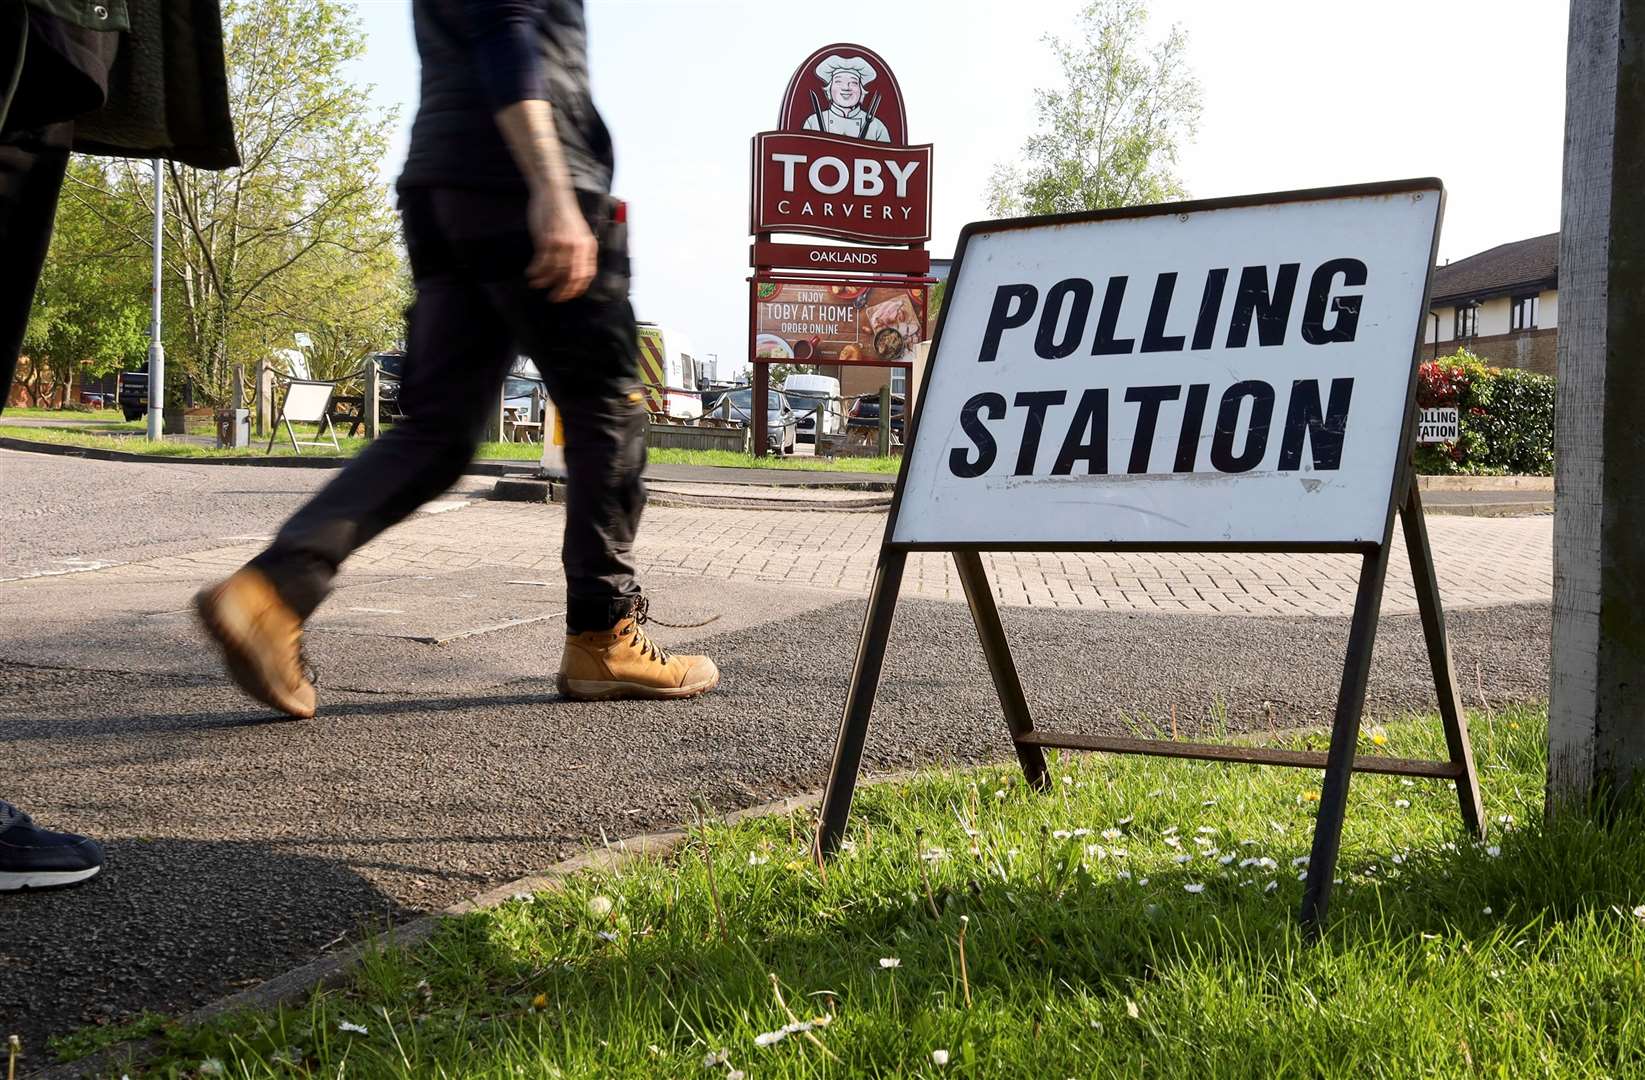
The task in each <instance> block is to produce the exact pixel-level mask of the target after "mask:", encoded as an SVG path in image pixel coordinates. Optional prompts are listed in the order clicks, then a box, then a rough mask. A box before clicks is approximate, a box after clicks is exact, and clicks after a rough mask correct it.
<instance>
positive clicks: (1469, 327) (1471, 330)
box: [1453, 304, 1479, 338]
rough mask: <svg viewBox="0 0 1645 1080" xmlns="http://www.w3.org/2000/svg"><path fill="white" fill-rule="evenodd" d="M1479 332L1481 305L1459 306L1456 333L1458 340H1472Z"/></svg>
mask: <svg viewBox="0 0 1645 1080" xmlns="http://www.w3.org/2000/svg"><path fill="white" fill-rule="evenodd" d="M1478 332H1479V305H1478V304H1459V305H1457V318H1456V333H1455V335H1453V336H1455V337H1458V338H1471V337H1473V336H1474V335H1475V334H1477V333H1478Z"/></svg>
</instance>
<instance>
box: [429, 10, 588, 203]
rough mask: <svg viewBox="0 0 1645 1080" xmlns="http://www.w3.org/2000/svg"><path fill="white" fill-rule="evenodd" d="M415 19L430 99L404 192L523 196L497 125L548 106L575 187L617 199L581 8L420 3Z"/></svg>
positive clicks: (522, 181)
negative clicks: (517, 109) (488, 191)
mask: <svg viewBox="0 0 1645 1080" xmlns="http://www.w3.org/2000/svg"><path fill="white" fill-rule="evenodd" d="M412 18H413V24H414V27H415V29H416V34H417V52H418V54H419V56H421V58H422V65H423V72H422V96H421V100H420V101H419V103H418V106H417V118H416V120H415V121H414V122H413V124H412V128H411V146H410V149H409V150H408V151H407V154H406V164H405V169H404V170H403V171H402V172H401V173H400V183H399V186H400V187H401V188H413V187H454V188H501V189H510V190H513V189H519V190H523V189H524V187H525V178H524V177H523V176H521V174H520V171H519V169H518V167H517V166H516V165H515V164H514V159H513V157H512V156H510V154H509V151H508V145H507V144H506V143H505V142H504V141H503V136H502V132H501V131H499V130H498V128H497V123H496V120H495V119H494V117H495V114H496V111H497V110H498V109H499V108H501V107H502V106H504V105H507V104H510V103H511V101H517V100H522V99H524V98H527V97H540V98H542V99H544V100H546V101H548V102H549V104H550V105H552V106H553V109H554V123H555V128H556V130H557V131H558V133H559V136H560V145H561V147H562V149H563V150H564V153H565V158H566V166H567V168H568V169H569V170H570V172H571V182H572V184H573V185H574V186H575V187H576V188H577V189H578V190H580V191H591V192H597V193H602V194H603V193H607V192H609V191H610V190H611V171H612V150H611V136H610V133H609V132H607V130H606V126H605V122H604V121H603V120H601V119H600V114H599V112H598V111H597V110H596V109H595V108H594V101H593V98H592V96H591V95H590V93H589V86H588V30H587V25H586V23H585V21H584V18H583V5H582V0H413V2H412ZM533 66H534V67H535V70H531V68H532V67H533ZM499 71H501V72H502V75H501V76H499Z"/></svg>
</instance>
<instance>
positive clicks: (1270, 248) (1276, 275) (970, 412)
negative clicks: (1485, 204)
mask: <svg viewBox="0 0 1645 1080" xmlns="http://www.w3.org/2000/svg"><path fill="white" fill-rule="evenodd" d="M1443 200H1444V189H1443V187H1442V185H1441V184H1440V183H1439V181H1437V180H1413V181H1400V182H1394V183H1384V184H1371V185H1363V186H1358V187H1351V188H1334V189H1323V190H1315V191H1301V192H1287V193H1281V194H1274V195H1263V196H1252V197H1248V198H1238V199H1222V200H1209V201H1203V202H1185V203H1175V204H1167V205H1161V206H1152V207H1141V208H1135V209H1122V210H1111V211H1099V212H1095V213H1087V214H1070V215H1059V216H1053V217H1043V218H1026V219H1022V220H1016V221H999V222H986V223H980V224H973V225H970V226H967V227H966V229H965V230H964V232H963V233H962V234H961V237H960V245H959V250H958V251H957V253H956V257H955V262H954V268H953V271H952V277H951V278H950V283H949V293H948V301H947V303H946V304H945V306H944V309H943V312H942V315H941V318H940V320H939V323H938V327H937V333H936V338H935V340H934V342H933V345H932V350H931V357H930V362H929V368H928V370H927V372H926V379H925V388H924V390H923V392H922V394H921V397H920V401H919V404H918V408H917V410H916V411H915V414H914V417H913V422H912V427H911V428H910V431H909V439H908V448H907V450H906V451H905V454H904V458H903V464H902V471H901V474H900V476H899V478H898V482H897V490H896V495H895V497H894V499H893V502H892V505H891V514H890V519H889V521H888V523H887V526H886V534H885V539H884V541H883V542H882V544H881V548H880V556H879V562H878V566H877V568H876V572H875V576H874V584H873V589H872V593H871V596H870V601H869V608H868V613H867V617H866V619H865V620H864V625H863V633H862V639H861V642H860V645H859V649H858V654H857V662H856V667H855V670H854V672H853V676H852V681H851V687H850V691H849V693H848V695H847V698H846V703H845V711H844V716H843V719H842V721H841V726H840V732H839V738H838V742H837V745H836V749H835V756H834V763H833V768H832V771H831V775H830V779H829V784H828V788H827V791H826V794H825V796H824V801H823V807H822V816H821V824H820V827H819V830H818V837H817V842H818V854H819V856H824V855H827V854H829V853H831V852H832V851H833V850H835V848H836V847H837V846H838V844H839V841H840V839H841V837H842V835H843V832H844V829H845V825H846V820H847V816H848V815H849V813H850V805H851V796H852V792H853V790H854V787H855V784H856V777H857V772H858V769H859V766H860V763H861V760H862V748H863V743H864V739H865V737H866V734H867V727H868V722H869V718H870V715H871V713H872V710H873V703H874V696H875V692H876V689H877V687H878V683H879V678H880V673H881V670H882V665H883V663H884V653H885V647H886V643H887V634H888V631H889V629H890V625H891V619H892V614H893V611H894V609H895V606H896V598H897V593H898V590H899V588H900V585H901V580H902V574H903V569H904V566H905V565H906V562H907V559H908V555H909V553H910V552H916V551H944V552H948V553H950V554H952V555H953V557H954V560H955V564H956V567H957V569H958V572H959V576H960V579H961V582H962V585H963V587H964V590H965V595H966V598H967V601H968V603H969V605H970V609H971V615H972V619H973V621H974V622H975V624H976V627H977V632H978V635H979V637H980V639H981V642H982V647H983V653H984V656H985V657H986V658H987V662H988V667H989V672H990V674H991V676H992V678H993V682H994V687H995V690H996V692H997V693H998V695H999V698H1000V704H1001V708H1002V711H1003V713H1004V716H1005V721H1006V725H1007V727H1008V728H1009V730H1010V732H1011V736H1012V741H1013V744H1014V745H1015V747H1016V751H1017V756H1018V758H1019V760H1020V761H1021V763H1022V766H1023V770H1024V773H1025V774H1026V776H1027V778H1028V781H1029V783H1030V784H1032V785H1034V786H1035V787H1038V788H1044V787H1046V786H1047V771H1046V762H1045V756H1044V750H1045V748H1046V747H1059V748H1065V749H1075V750H1097V751H1107V752H1112V753H1143V754H1156V755H1164V756H1171V757H1185V758H1199V759H1207V760H1219V761H1237V762H1245V763H1251V764H1266V765H1287V766H1296V767H1304V768H1319V769H1323V770H1324V774H1325V775H1324V783H1323V785H1322V791H1321V797H1320V808H1319V813H1318V817H1317V821H1316V825H1315V833H1314V846H1313V856H1312V858H1311V860H1310V862H1309V870H1308V877H1307V884H1306V888H1305V892H1304V897H1303V904H1302V912H1301V914H1302V919H1303V922H1304V923H1305V924H1306V925H1307V926H1308V927H1310V928H1311V929H1313V928H1317V927H1318V926H1319V925H1320V923H1321V921H1322V920H1323V918H1324V915H1325V911H1326V906H1327V904H1328V902H1329V898H1330V891H1331V883H1332V878H1333V872H1334V870H1335V867H1336V861H1337V851H1338V846H1339V844H1340V841H1341V834H1342V824H1343V818H1344V814H1345V812H1346V806H1347V797H1348V782H1349V779H1350V777H1351V776H1352V773H1353V772H1354V771H1356V770H1358V771H1363V772H1379V773H1389V774H1396V775H1401V776H1420V777H1430V778H1437V779H1446V780H1453V781H1455V782H1456V785H1457V792H1458V798H1459V802H1460V809H1461V812H1462V816H1463V820H1464V822H1465V823H1466V824H1467V826H1468V828H1469V829H1470V830H1472V831H1473V832H1474V833H1475V834H1476V835H1481V836H1482V835H1483V831H1484V814H1483V812H1482V808H1481V804H1480V798H1479V790H1478V784H1477V781H1476V777H1475V772H1474V765H1473V759H1472V755H1471V750H1470V748H1469V741H1468V732H1467V727H1466V722H1465V720H1464V717H1463V715H1462V711H1461V707H1460V703H1459V695H1458V692H1457V685H1456V676H1455V673H1454V672H1453V670H1452V666H1451V659H1450V653H1449V649H1448V646H1447V643H1446V638H1445V627H1444V613H1443V609H1442V607H1441V604H1440V597H1439V588H1438V582H1437V578H1436V575H1435V573H1434V567H1433V559H1432V552H1431V550H1430V548H1429V544H1428V536H1427V529H1426V527H1425V525H1424V523H1423V518H1422V506H1421V502H1420V498H1419V495H1418V492H1417V487H1416V484H1415V478H1414V476H1413V474H1412V471H1411V469H1410V463H1409V462H1410V449H1411V446H1412V442H1413V436H1414V434H1415V422H1416V415H1415V413H1416V374H1417V364H1418V360H1419V349H1420V343H1421V329H1422V313H1423V312H1425V311H1426V310H1427V299H1428V283H1429V276H1430V272H1431V268H1432V266H1433V263H1434V258H1433V256H1434V250H1435V246H1436V243H1437V239H1438V235H1439V223H1440V216H1441V209H1442V204H1443ZM1396 512H1397V513H1398V515H1399V517H1400V520H1401V523H1402V525H1403V527H1404V533H1405V540H1406V547H1407V550H1408V552H1409V555H1410V559H1411V564H1412V572H1413V578H1414V579H1415V582H1416V594H1417V602H1418V607H1419V609H1420V611H1421V619H1422V626H1423V632H1424V635H1425V637H1426V639H1427V643H1428V655H1429V661H1430V665H1431V667H1432V671H1433V675H1434V683H1435V688H1436V691H1437V694H1438V697H1439V708H1440V714H1441V718H1442V720H1443V723H1444V727H1445V733H1446V741H1447V746H1448V749H1449V757H1448V760H1445V761H1413V760H1405V759H1398V758H1388V757H1381V756H1373V757H1365V758H1359V759H1358V760H1356V758H1355V745H1356V740H1357V737H1358V733H1359V724H1360V715H1361V712H1362V710H1363V707H1364V702H1365V689H1366V682H1367V679H1368V677H1369V673H1370V664H1371V651H1372V646H1373V644H1374V642H1375V639H1376V630H1377V619H1378V614H1379V609H1380V606H1381V600H1382V589H1383V582H1384V579H1385V577H1386V574H1387V568H1388V558H1389V551H1390V548H1391V543H1392V538H1393V524H1394V516H1395V514H1396ZM1067 550H1075V551H1182V552H1192V551H1204V552H1225V551H1263V552H1280V553H1302V552H1335V553H1344V554H1349V553H1351V554H1356V555H1359V556H1360V559H1361V565H1360V578H1359V588H1358V592H1357V595H1356V597H1355V601H1354V611H1353V617H1352V620H1351V623H1350V629H1349V638H1348V647H1347V656H1346V659H1345V663H1344V666H1343V675H1342V680H1341V685H1340V688H1339V692H1338V695H1337V702H1336V714H1335V720H1334V723H1333V726H1332V733H1331V741H1330V748H1329V750H1328V751H1327V752H1326V753H1324V754H1318V753H1312V752H1304V751H1299V750H1285V749H1279V748H1270V747H1233V746H1218V745H1212V744H1204V743H1192V742H1179V741H1174V740H1146V739H1132V738H1116V737H1109V736H1097V735H1085V734H1074V733H1066V734H1065V733H1048V732H1043V731H1039V730H1037V729H1036V728H1035V726H1034V723H1033V719H1032V715H1031V712H1030V709H1029V704H1028V698H1027V695H1026V693H1025V692H1024V688H1023V685H1022V680H1021V679H1020V677H1019V676H1018V673H1017V671H1016V668H1015V665H1014V663H1013V662H1012V659H1011V651H1010V646H1009V643H1008V642H1007V640H1006V637H1005V631H1004V628H1003V626H1002V625H1001V622H1000V618H999V612H998V610H997V608H996V607H995V603H994V599H993V590H992V588H991V586H990V585H989V582H988V578H987V573H986V570H985V568H984V566H983V562H982V559H981V556H980V553H981V552H984V551H1067Z"/></svg>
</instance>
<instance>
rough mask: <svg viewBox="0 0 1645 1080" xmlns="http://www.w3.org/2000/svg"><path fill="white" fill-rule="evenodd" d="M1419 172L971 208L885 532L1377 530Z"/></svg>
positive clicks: (1153, 539) (1429, 244)
mask: <svg viewBox="0 0 1645 1080" xmlns="http://www.w3.org/2000/svg"><path fill="white" fill-rule="evenodd" d="M1431 183H1432V186H1431V187H1420V186H1412V187H1411V188H1409V189H1406V190H1401V191H1397V192H1392V193H1385V194H1359V195H1347V196H1340V197H1334V198H1333V197H1322V198H1294V199H1290V200H1287V201H1281V202H1275V203H1271V204H1265V203H1260V202H1254V201H1253V202H1248V203H1240V202H1233V203H1229V204H1223V205H1217V206H1213V207H1209V208H1203V209H1193V210H1182V209H1177V208H1173V207H1171V206H1168V205H1167V206H1162V207H1149V208H1143V209H1141V210H1138V211H1130V212H1127V213H1124V214H1117V215H1114V216H1103V215H1100V214H1099V215H1085V216H1081V219H1077V220H1073V221H1057V220H1055V219H1053V220H1051V221H1048V222H1046V223H1044V224H1034V223H1002V224H999V225H990V224H986V223H985V224H982V225H977V226H972V227H969V228H968V229H967V230H966V232H965V234H964V235H962V237H961V243H960V251H959V254H958V258H957V261H956V264H955V267H954V271H953V276H952V278H951V280H950V284H949V291H948V299H947V303H946V311H945V313H944V322H943V325H942V326H941V328H940V329H939V331H938V336H937V340H936V343H935V345H934V348H933V355H932V358H931V364H930V368H929V370H928V372H927V375H926V383H925V388H924V391H923V398H922V401H921V406H920V411H919V415H918V418H917V420H916V425H915V429H914V436H913V443H914V445H913V451H912V458H911V460H910V461H909V463H908V465H907V467H906V470H905V475H904V477H903V482H902V494H901V504H900V507H901V508H900V510H899V513H898V518H897V522H896V526H895V535H894V537H893V538H892V540H893V542H895V543H912V544H942V543H975V544H999V545H1002V546H1010V545H1012V544H1021V543H1057V542H1069V543H1077V544H1089V543H1136V544H1195V543H1203V544H1211V543H1222V544H1228V543H1234V544H1239V543H1246V544H1259V543H1284V544H1304V543H1340V544H1355V543H1377V542H1380V540H1381V538H1382V536H1383V533H1384V530H1385V528H1386V524H1387V520H1388V514H1389V506H1390V498H1391V497H1392V492H1393V481H1394V476H1395V470H1396V468H1397V466H1398V465H1399V463H1400V455H1401V454H1403V453H1405V452H1406V450H1407V447H1408V444H1406V443H1404V442H1403V441H1402V438H1401V436H1402V432H1404V430H1405V423H1406V419H1407V414H1408V410H1409V407H1410V400H1411V394H1412V392H1413V387H1414V382H1413V379H1414V372H1415V360H1414V352H1415V345H1416V340H1417V333H1418V331H1419V327H1420V323H1421V318H1422V312H1423V303H1424V300H1425V293H1426V287H1427V279H1428V272H1429V266H1430V259H1431V252H1432V249H1433V243H1434V237H1435V232H1436V229H1437V223H1438V215H1439V210H1440V204H1441V201H1442V190H1441V189H1440V187H1439V185H1438V182H1437V181H1433V182H1431Z"/></svg>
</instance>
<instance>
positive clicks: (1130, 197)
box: [988, 0, 1200, 217]
mask: <svg viewBox="0 0 1645 1080" xmlns="http://www.w3.org/2000/svg"><path fill="white" fill-rule="evenodd" d="M1147 24H1148V9H1147V5H1146V3H1145V0H1092V2H1091V3H1090V4H1088V5H1087V6H1086V8H1085V9H1084V10H1083V11H1082V12H1081V13H1080V17H1079V26H1080V32H1079V34H1078V35H1077V36H1076V37H1075V38H1074V39H1073V40H1064V39H1062V38H1059V37H1055V36H1051V37H1048V38H1047V43H1048V44H1049V45H1050V47H1051V50H1052V52H1053V54H1054V55H1055V56H1056V59H1057V63H1058V66H1059V67H1060V68H1061V69H1062V78H1063V86H1062V88H1061V89H1057V90H1041V91H1039V92H1038V93H1037V94H1036V95H1035V96H1036V102H1037V104H1036V108H1037V112H1038V126H1037V130H1036V131H1035V133H1034V134H1033V136H1031V137H1030V138H1029V139H1028V141H1027V142H1026V143H1024V144H1023V150H1022V161H1021V163H1020V164H1018V163H1002V164H1001V165H999V166H998V167H997V168H996V169H995V172H994V177H993V179H992V181H991V182H990V184H989V194H988V202H989V209H990V210H991V211H992V212H993V213H994V214H996V215H998V216H1001V217H1012V216H1017V215H1022V214H1056V213H1068V212H1071V211H1077V210H1097V209H1103V208H1106V207H1114V206H1135V205H1139V204H1143V203H1156V202H1163V201H1166V200H1168V199H1173V198H1181V197H1182V196H1183V195H1185V194H1186V191H1185V190H1184V188H1183V186H1182V182H1181V180H1180V178H1179V177H1178V176H1177V175H1176V172H1175V167H1176V164H1177V149H1178V145H1179V141H1183V140H1187V139H1189V138H1191V137H1192V136H1193V133H1194V128H1195V125H1196V124H1197V123H1198V121H1199V113H1200V102H1199V98H1200V89H1199V84H1198V82H1196V81H1195V79H1194V77H1193V74H1192V72H1190V71H1189V70H1188V68H1187V62H1186V59H1185V56H1184V53H1185V51H1186V49H1187V45H1188V38H1187V35H1186V34H1185V33H1184V32H1183V31H1182V29H1181V28H1180V27H1176V26H1173V27H1172V28H1171V30H1170V32H1169V33H1167V34H1166V36H1165V38H1164V40H1162V41H1160V42H1159V43H1158V44H1156V45H1154V46H1153V47H1152V48H1149V47H1148V46H1147V44H1146V41H1145V39H1144V31H1145V30H1146V28H1147Z"/></svg>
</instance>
